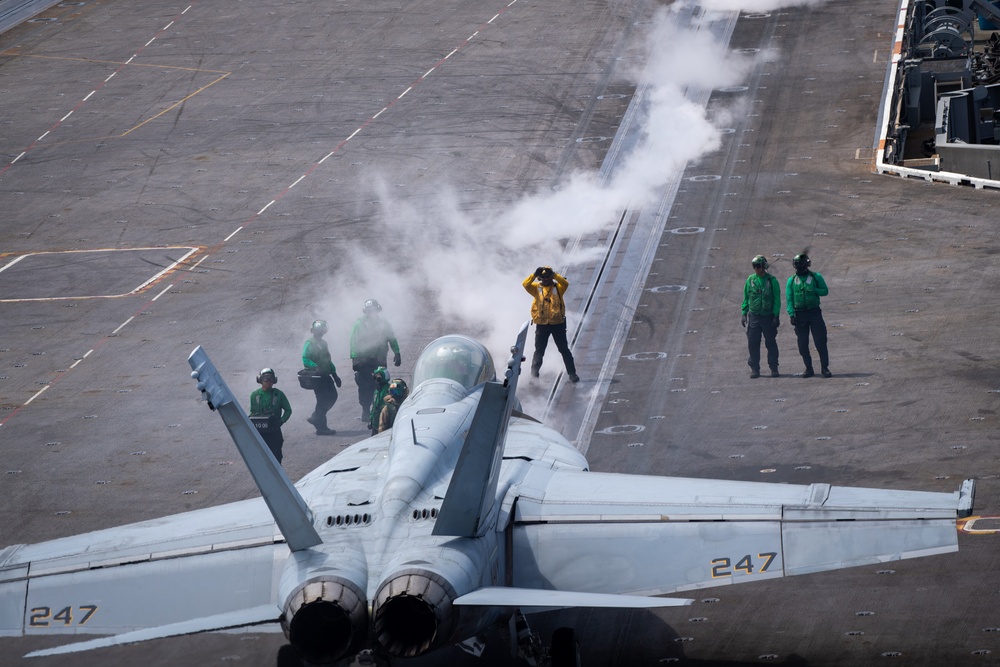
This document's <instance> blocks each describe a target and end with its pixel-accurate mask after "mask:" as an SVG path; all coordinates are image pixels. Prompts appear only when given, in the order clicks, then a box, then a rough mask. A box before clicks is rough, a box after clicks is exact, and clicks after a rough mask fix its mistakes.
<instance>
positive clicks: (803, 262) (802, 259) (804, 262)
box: [792, 252, 812, 270]
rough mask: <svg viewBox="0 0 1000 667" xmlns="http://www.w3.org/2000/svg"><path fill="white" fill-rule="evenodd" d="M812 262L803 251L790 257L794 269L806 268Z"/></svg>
mask: <svg viewBox="0 0 1000 667" xmlns="http://www.w3.org/2000/svg"><path fill="white" fill-rule="evenodd" d="M811 264H812V260H811V259H809V255H807V254H805V253H804V252H802V253H799V254H798V255H796V256H795V257H793V258H792V267H794V268H795V269H796V270H798V269H805V268H808V267H809V266H810V265H811Z"/></svg>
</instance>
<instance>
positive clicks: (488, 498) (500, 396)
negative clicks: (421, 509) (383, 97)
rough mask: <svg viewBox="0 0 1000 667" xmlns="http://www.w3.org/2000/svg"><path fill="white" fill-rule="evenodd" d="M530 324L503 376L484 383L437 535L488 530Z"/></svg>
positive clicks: (523, 328)
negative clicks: (487, 524)
mask: <svg viewBox="0 0 1000 667" xmlns="http://www.w3.org/2000/svg"><path fill="white" fill-rule="evenodd" d="M529 324H530V322H525V323H524V324H523V325H521V330H520V331H519V332H518V334H517V341H516V342H515V343H514V346H513V347H511V348H510V353H511V356H510V359H509V360H508V361H507V370H506V372H505V373H504V380H503V382H487V383H486V385H485V386H484V387H483V394H482V396H481V397H480V399H479V407H478V408H476V414H475V415H474V416H473V418H472V425H471V426H470V427H469V434H468V435H467V436H466V438H465V444H464V445H463V447H462V453H461V454H459V457H458V463H457V464H456V465H455V470H454V472H453V473H452V475H451V483H450V484H449V485H448V492H447V493H446V494H445V496H444V501H443V502H442V503H441V511H440V512H439V514H438V518H437V522H436V523H435V525H434V534H435V535H446V536H453V537H476V536H478V535H479V534H480V533H481V532H482V531H483V530H484V526H483V519H485V518H486V516H488V515H489V513H490V510H491V509H493V503H494V502H495V501H496V489H497V482H498V480H499V478H500V463H501V461H502V459H503V446H504V441H505V440H506V438H507V424H508V422H509V421H510V414H511V412H512V411H513V409H514V404H515V403H516V401H517V398H516V393H517V380H518V377H519V376H520V374H521V362H522V361H523V358H524V346H525V342H526V341H527V338H528V325H529Z"/></svg>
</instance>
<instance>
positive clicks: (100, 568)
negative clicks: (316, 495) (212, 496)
mask: <svg viewBox="0 0 1000 667" xmlns="http://www.w3.org/2000/svg"><path fill="white" fill-rule="evenodd" d="M288 554H289V550H288V547H287V546H286V545H285V543H284V538H283V537H282V535H281V533H280V532H279V530H278V528H277V526H276V525H275V522H274V519H273V518H272V516H271V513H270V512H269V511H268V507H267V506H266V505H265V503H264V501H263V500H262V499H259V498H258V499H254V500H246V501H241V502H237V503H232V504H229V505H223V506H220V507H213V508H208V509H204V510H197V511H194V512H187V513H185V514H179V515H175V516H171V517H166V518H162V519H154V520H151V521H144V522H141V523H136V524H131V525H128V526H121V527H118V528H113V529H108V530H100V531H95V532H91V533H85V534H82V535H75V536H73V537H66V538H60V539H56V540H49V541H47V542H39V543H37V544H30V545H13V546H10V547H7V548H5V549H3V550H0V636H11V635H21V634H111V633H120V632H128V631H132V630H137V629H140V628H149V627H155V626H168V625H171V624H176V623H182V622H189V621H191V620H192V619H198V618H202V619H206V622H204V623H202V624H201V625H200V626H199V627H200V629H203V630H204V629H219V628H221V627H233V625H234V624H235V625H241V624H249V623H251V622H253V623H259V622H261V616H262V613H263V612H261V609H263V608H269V609H271V610H273V613H270V618H271V620H277V618H278V616H279V615H280V610H279V609H278V607H277V605H276V604H275V597H276V592H275V587H276V583H275V582H276V578H277V575H276V573H280V571H281V567H282V565H283V564H284V562H285V560H286V559H287V558H288ZM248 611H253V612H255V613H252V614H248V613H247V612H248ZM263 615H264V616H267V614H263ZM209 617H217V618H212V619H209ZM215 621H217V623H216V624H214V625H213V622H215ZM240 621H245V623H243V622H240ZM192 627H193V626H192ZM185 629H186V628H183V627H179V628H178V631H183V630H185Z"/></svg>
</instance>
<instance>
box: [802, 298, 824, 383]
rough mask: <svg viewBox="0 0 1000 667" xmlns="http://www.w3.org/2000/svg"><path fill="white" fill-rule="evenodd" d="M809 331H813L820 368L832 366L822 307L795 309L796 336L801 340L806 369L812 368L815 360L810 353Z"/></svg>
mask: <svg viewBox="0 0 1000 667" xmlns="http://www.w3.org/2000/svg"><path fill="white" fill-rule="evenodd" d="M809 332H812V337H813V345H815V346H816V352H817V353H818V354H819V365H820V368H828V367H829V366H830V353H829V352H828V351H827V349H826V322H824V321H823V311H822V309H820V308H810V309H809V310H796V311H795V338H796V339H798V342H799V354H801V355H802V361H803V362H805V365H806V370H810V371H811V370H812V367H813V360H812V355H810V354H809Z"/></svg>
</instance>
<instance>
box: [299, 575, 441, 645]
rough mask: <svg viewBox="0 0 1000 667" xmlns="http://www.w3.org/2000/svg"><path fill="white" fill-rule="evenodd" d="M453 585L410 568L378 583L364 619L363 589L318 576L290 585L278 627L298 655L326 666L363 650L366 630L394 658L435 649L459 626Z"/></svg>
mask: <svg viewBox="0 0 1000 667" xmlns="http://www.w3.org/2000/svg"><path fill="white" fill-rule="evenodd" d="M456 597H457V595H456V593H455V590H454V588H453V587H452V586H451V584H450V583H449V582H448V581H447V580H446V579H445V578H444V577H442V576H441V575H439V574H436V573H434V572H430V571H428V570H422V569H418V568H409V569H406V570H401V571H399V572H396V573H394V574H393V575H392V576H391V577H389V578H388V579H386V581H385V582H384V583H383V584H382V585H381V586H380V587H379V589H378V592H377V593H376V594H375V599H374V601H373V614H372V618H373V623H372V624H371V626H369V623H368V608H367V601H366V600H365V592H364V589H363V588H362V587H361V586H359V585H358V584H356V583H355V582H353V581H350V580H349V579H347V578H345V577H342V576H338V575H320V576H316V577H314V578H312V579H310V580H309V581H307V582H305V583H304V584H301V585H300V586H298V587H297V588H295V589H294V590H293V591H292V593H291V595H289V596H288V598H287V601H286V603H285V606H284V612H283V613H282V615H281V627H282V629H283V630H284V632H285V636H286V637H287V638H288V642H289V643H290V644H291V645H292V646H293V647H294V648H295V650H296V652H297V653H298V654H299V657H300V658H301V659H302V660H303V661H304V662H306V663H309V664H316V665H322V664H329V663H332V662H335V661H337V660H338V659H340V658H343V657H345V656H347V655H348V654H350V653H352V652H356V651H358V650H360V649H361V648H362V646H363V645H364V643H365V640H366V639H367V638H368V636H369V634H371V636H372V637H374V638H375V639H376V640H377V641H378V643H379V644H381V646H382V648H383V649H384V650H385V651H386V652H387V653H388V654H389V655H391V656H394V657H397V658H412V657H416V656H419V655H423V654H424V653H427V652H428V651H431V650H434V649H437V648H440V647H441V646H443V645H444V644H445V643H447V642H448V641H450V640H452V639H453V635H454V634H455V632H456V630H457V629H458V627H459V623H458V620H459V619H458V614H457V612H456V609H455V607H453V605H452V601H453V600H454V599H455V598H456Z"/></svg>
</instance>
